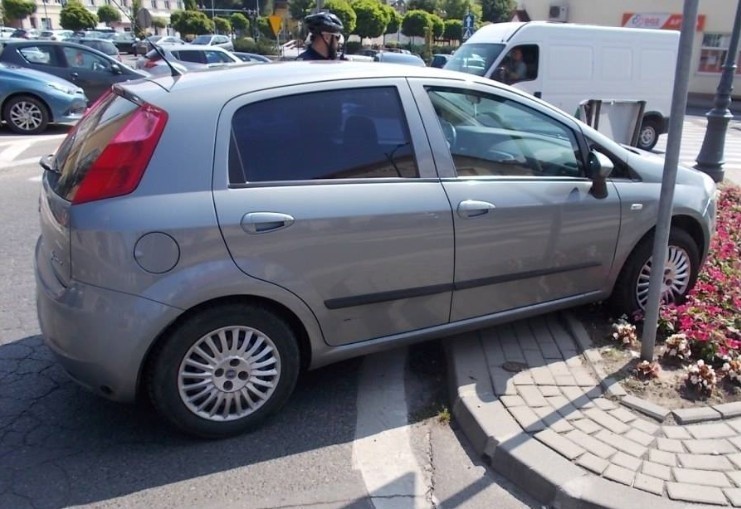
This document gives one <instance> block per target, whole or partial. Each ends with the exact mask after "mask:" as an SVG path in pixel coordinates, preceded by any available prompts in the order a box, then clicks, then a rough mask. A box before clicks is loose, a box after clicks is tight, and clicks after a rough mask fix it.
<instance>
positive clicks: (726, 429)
mask: <svg viewBox="0 0 741 509" xmlns="http://www.w3.org/2000/svg"><path fill="white" fill-rule="evenodd" d="M687 431H688V432H689V434H690V435H692V438H697V439H704V438H728V437H735V436H737V433H736V431H735V430H734V429H733V428H731V427H730V426H729V425H728V424H725V423H723V422H718V423H715V424H696V425H694V426H687Z"/></svg>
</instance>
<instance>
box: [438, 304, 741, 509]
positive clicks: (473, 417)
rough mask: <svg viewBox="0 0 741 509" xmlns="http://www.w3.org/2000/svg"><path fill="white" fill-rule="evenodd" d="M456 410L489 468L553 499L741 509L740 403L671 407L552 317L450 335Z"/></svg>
mask: <svg viewBox="0 0 741 509" xmlns="http://www.w3.org/2000/svg"><path fill="white" fill-rule="evenodd" d="M447 347H448V358H449V373H450V379H449V380H450V385H451V387H450V389H451V395H452V401H453V414H454V416H455V418H456V421H457V422H458V424H459V425H460V426H461V428H462V429H463V431H464V432H465V433H466V435H467V436H468V438H469V439H470V441H471V442H472V444H473V446H474V448H475V450H476V451H477V452H478V453H479V454H482V455H483V456H485V457H486V458H487V459H488V460H489V461H490V463H491V465H492V467H493V468H494V469H495V470H497V471H498V472H499V473H501V474H502V475H504V476H506V477H508V478H509V479H510V480H511V481H513V482H514V483H516V484H518V485H519V486H520V487H522V488H523V489H525V490H526V491H528V492H529V493H530V494H531V495H532V496H534V497H535V498H536V499H537V500H538V501H540V502H541V503H543V504H546V505H548V506H550V507H554V508H559V509H566V508H571V507H573V508H576V507H579V508H583V507H594V508H598V507H606V508H625V507H649V506H650V507H651V508H652V509H658V508H663V507H667V508H675V509H676V508H678V507H692V508H697V507H705V506H714V507H717V506H727V507H741V403H731V404H726V405H719V406H715V407H705V408H694V409H685V410H675V411H672V410H671V409H665V408H662V407H660V406H658V405H655V404H652V403H650V402H647V401H644V400H642V399H640V398H636V397H634V396H630V395H628V394H627V393H626V392H625V391H624V390H623V389H622V387H621V386H620V385H619V384H618V383H617V382H616V381H615V380H614V379H612V378H611V377H610V376H609V374H607V373H604V372H602V371H601V370H600V368H599V367H597V366H596V365H595V364H594V363H593V362H591V361H590V359H596V358H597V357H598V356H599V355H600V354H599V353H598V352H597V351H596V350H595V349H593V348H592V345H591V340H590V338H589V337H588V335H587V333H586V331H585V330H584V328H583V327H582V325H581V324H580V323H579V322H578V321H577V320H576V319H574V318H573V316H572V315H571V314H569V313H559V314H551V315H547V316H543V317H536V318H532V319H528V320H523V321H519V322H516V323H513V324H507V325H502V326H498V327H494V328H490V329H484V330H481V331H476V332H472V333H468V334H464V335H461V336H459V337H457V338H454V339H451V340H449V341H448V342H447Z"/></svg>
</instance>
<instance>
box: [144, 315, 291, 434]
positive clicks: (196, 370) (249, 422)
mask: <svg viewBox="0 0 741 509" xmlns="http://www.w3.org/2000/svg"><path fill="white" fill-rule="evenodd" d="M298 372H299V351H298V344H297V341H296V337H295V335H294V333H293V331H292V330H291V328H290V327H289V326H288V325H287V324H286V322H284V321H283V320H282V319H280V318H279V317H277V316H276V315H275V314H273V313H272V312H271V311H269V310H267V309H265V308H262V307H259V306H247V305H239V304H229V305H225V306H220V307H214V308H210V309H206V310H205V311H203V312H200V313H198V314H196V315H194V316H192V317H190V318H189V319H186V320H185V321H184V322H183V323H181V324H180V325H179V326H178V327H176V328H175V330H173V331H172V332H171V333H170V334H169V335H168V336H167V337H166V338H165V339H164V342H163V343H162V345H161V346H160V347H159V349H158V351H156V352H155V353H154V354H153V359H152V362H151V363H150V367H149V370H148V380H147V381H148V389H149V395H150V398H151V400H152V402H153V404H154V406H155V408H156V409H157V410H158V412H159V413H160V414H161V415H162V416H163V417H165V418H166V419H167V420H168V421H170V422H171V423H172V424H174V425H175V426H176V427H178V428H180V429H181V430H183V431H185V432H186V433H189V434H191V435H195V436H199V437H203V438H223V437H227V436H231V435H236V434H239V433H242V432H244V431H247V430H249V429H253V428H255V427H256V426H257V425H258V424H259V423H261V422H262V421H263V420H264V419H265V418H266V417H267V416H269V415H270V414H272V413H274V412H276V411H277V410H278V409H279V408H280V407H282V406H283V405H284V404H285V403H286V401H287V400H288V398H289V396H290V395H291V392H293V388H294V386H295V385H296V379H297V377H298Z"/></svg>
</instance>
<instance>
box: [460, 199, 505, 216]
mask: <svg viewBox="0 0 741 509" xmlns="http://www.w3.org/2000/svg"><path fill="white" fill-rule="evenodd" d="M495 208H496V207H495V206H494V204H493V203H489V202H488V201H478V200H463V201H462V202H460V203H459V204H458V215H459V216H461V217H462V218H463V219H467V218H470V217H478V216H483V215H484V214H488V213H489V211H490V210H494V209H495Z"/></svg>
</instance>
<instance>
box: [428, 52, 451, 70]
mask: <svg viewBox="0 0 741 509" xmlns="http://www.w3.org/2000/svg"><path fill="white" fill-rule="evenodd" d="M448 60H450V55H447V54H444V53H436V54H435V55H432V60H431V61H430V67H437V68H438V69H442V68H443V67H445V64H447V63H448Z"/></svg>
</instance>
